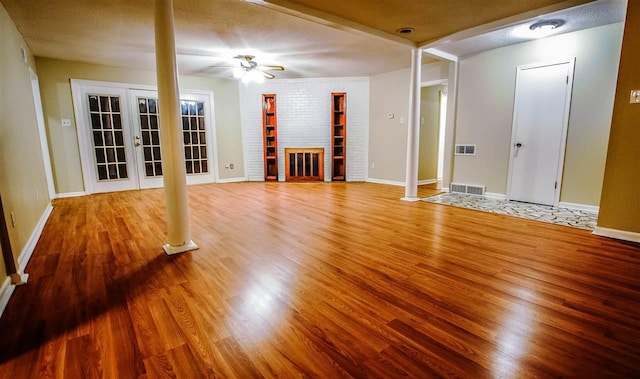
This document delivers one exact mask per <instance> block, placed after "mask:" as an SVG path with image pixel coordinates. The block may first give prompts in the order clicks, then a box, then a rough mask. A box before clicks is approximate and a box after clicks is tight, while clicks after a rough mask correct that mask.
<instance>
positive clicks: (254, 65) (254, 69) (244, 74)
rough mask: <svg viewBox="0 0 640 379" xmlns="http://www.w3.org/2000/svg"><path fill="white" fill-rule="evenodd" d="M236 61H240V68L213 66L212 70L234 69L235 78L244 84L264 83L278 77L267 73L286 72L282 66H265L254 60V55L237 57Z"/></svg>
mask: <svg viewBox="0 0 640 379" xmlns="http://www.w3.org/2000/svg"><path fill="white" fill-rule="evenodd" d="M233 58H234V59H238V60H240V65H239V66H211V67H212V68H232V69H233V77H234V78H239V79H241V80H242V81H243V82H245V83H247V82H249V81H252V80H253V81H256V82H262V81H264V78H267V79H273V78H275V77H276V76H275V75H273V74H272V73H270V72H267V71H284V67H282V66H263V65H259V64H258V62H256V61H255V60H254V58H255V56H253V55H236V56H235V57H233Z"/></svg>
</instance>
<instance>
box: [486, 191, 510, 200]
mask: <svg viewBox="0 0 640 379" xmlns="http://www.w3.org/2000/svg"><path fill="white" fill-rule="evenodd" d="M484 197H486V198H488V199H496V200H505V199H506V198H507V195H505V194H503V193H495V192H485V193H484Z"/></svg>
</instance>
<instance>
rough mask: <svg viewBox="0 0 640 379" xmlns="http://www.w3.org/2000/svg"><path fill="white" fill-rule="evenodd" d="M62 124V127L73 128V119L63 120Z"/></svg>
mask: <svg viewBox="0 0 640 379" xmlns="http://www.w3.org/2000/svg"><path fill="white" fill-rule="evenodd" d="M60 124H62V126H71V119H68V118H63V119H62V120H60Z"/></svg>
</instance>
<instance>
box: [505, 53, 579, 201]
mask: <svg viewBox="0 0 640 379" xmlns="http://www.w3.org/2000/svg"><path fill="white" fill-rule="evenodd" d="M575 62H576V58H575V57H569V58H566V59H559V60H552V61H542V62H536V63H530V64H525V65H520V66H517V67H516V83H515V86H514V93H513V99H514V100H513V117H512V120H511V146H510V149H509V172H508V175H507V194H506V198H507V200H511V180H512V177H513V160H514V157H515V152H516V148H515V144H516V125H517V122H518V106H519V105H520V104H519V101H518V96H517V95H518V84H519V83H518V80H519V77H520V76H519V74H520V72H521V71H524V70H530V69H535V68H540V67H547V66H556V65H561V64H568V65H569V69H568V70H567V76H568V78H567V91H566V94H565V103H564V109H565V112H564V115H563V117H562V131H561V132H560V153H559V156H558V167H557V169H556V182H557V183H558V186H557V187H556V188H555V193H554V196H553V206H555V207H557V206H558V205H559V204H560V192H562V175H563V172H564V157H565V152H566V147H567V134H568V130H569V116H570V114H571V97H572V94H573V76H574V71H575Z"/></svg>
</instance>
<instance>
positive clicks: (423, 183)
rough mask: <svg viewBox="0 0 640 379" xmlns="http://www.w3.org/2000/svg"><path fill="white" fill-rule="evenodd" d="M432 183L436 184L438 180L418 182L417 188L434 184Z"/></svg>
mask: <svg viewBox="0 0 640 379" xmlns="http://www.w3.org/2000/svg"><path fill="white" fill-rule="evenodd" d="M434 183H438V179H427V180H418V185H419V186H424V185H425V184H434ZM403 185H404V184H403Z"/></svg>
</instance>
